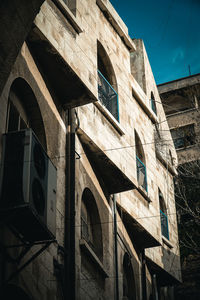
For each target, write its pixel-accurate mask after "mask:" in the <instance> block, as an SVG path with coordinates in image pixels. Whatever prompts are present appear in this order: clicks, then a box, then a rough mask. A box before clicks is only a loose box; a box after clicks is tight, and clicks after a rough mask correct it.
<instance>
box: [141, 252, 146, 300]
mask: <svg viewBox="0 0 200 300" xmlns="http://www.w3.org/2000/svg"><path fill="white" fill-rule="evenodd" d="M142 300H147V283H146V258H145V250H144V249H143V250H142Z"/></svg>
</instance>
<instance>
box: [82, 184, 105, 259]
mask: <svg viewBox="0 0 200 300" xmlns="http://www.w3.org/2000/svg"><path fill="white" fill-rule="evenodd" d="M81 238H82V239H84V240H85V241H86V242H87V244H88V245H89V246H90V247H91V249H92V250H93V251H94V252H95V254H96V255H97V256H98V257H99V259H100V260H101V259H102V256H103V248H102V229H101V222H100V217H99V213H98V208H97V205H96V202H95V198H94V196H93V194H92V192H91V191H90V190H89V189H88V188H86V189H85V190H84V191H83V195H82V203H81Z"/></svg>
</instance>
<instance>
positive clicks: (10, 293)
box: [0, 284, 31, 300]
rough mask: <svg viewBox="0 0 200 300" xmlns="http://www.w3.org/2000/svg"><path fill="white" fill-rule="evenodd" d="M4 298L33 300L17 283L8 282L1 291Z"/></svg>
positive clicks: (3, 299)
mask: <svg viewBox="0 0 200 300" xmlns="http://www.w3.org/2000/svg"><path fill="white" fill-rule="evenodd" d="M0 295H1V299H2V300H10V299H20V300H31V298H30V297H29V296H28V295H27V294H26V293H25V291H24V290H23V289H22V288H20V287H19V286H17V285H14V284H8V285H6V286H5V287H4V288H3V290H2V292H1V294H0Z"/></svg>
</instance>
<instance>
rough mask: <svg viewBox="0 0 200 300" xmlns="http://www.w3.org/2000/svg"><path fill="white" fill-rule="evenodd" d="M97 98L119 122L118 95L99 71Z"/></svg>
mask: <svg viewBox="0 0 200 300" xmlns="http://www.w3.org/2000/svg"><path fill="white" fill-rule="evenodd" d="M98 97H99V101H100V102H101V104H103V105H104V106H105V107H106V108H107V109H108V110H109V112H110V113H111V114H112V115H113V116H114V117H115V119H116V120H117V121H118V122H119V103H118V94H117V92H116V91H115V90H114V89H113V87H112V86H111V85H110V83H109V82H108V81H107V80H106V78H105V77H104V76H103V74H102V73H101V72H100V71H99V70H98Z"/></svg>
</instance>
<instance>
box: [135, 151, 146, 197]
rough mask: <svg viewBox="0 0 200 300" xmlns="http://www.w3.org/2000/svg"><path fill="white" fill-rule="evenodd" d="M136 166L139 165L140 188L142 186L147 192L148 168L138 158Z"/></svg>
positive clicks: (138, 178)
mask: <svg viewBox="0 0 200 300" xmlns="http://www.w3.org/2000/svg"><path fill="white" fill-rule="evenodd" d="M136 165H137V180H138V184H139V186H142V187H143V189H144V190H145V191H146V192H147V191H148V187H147V174H146V166H145V165H144V164H143V162H142V161H141V160H140V159H139V158H138V157H137V156H136Z"/></svg>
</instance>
